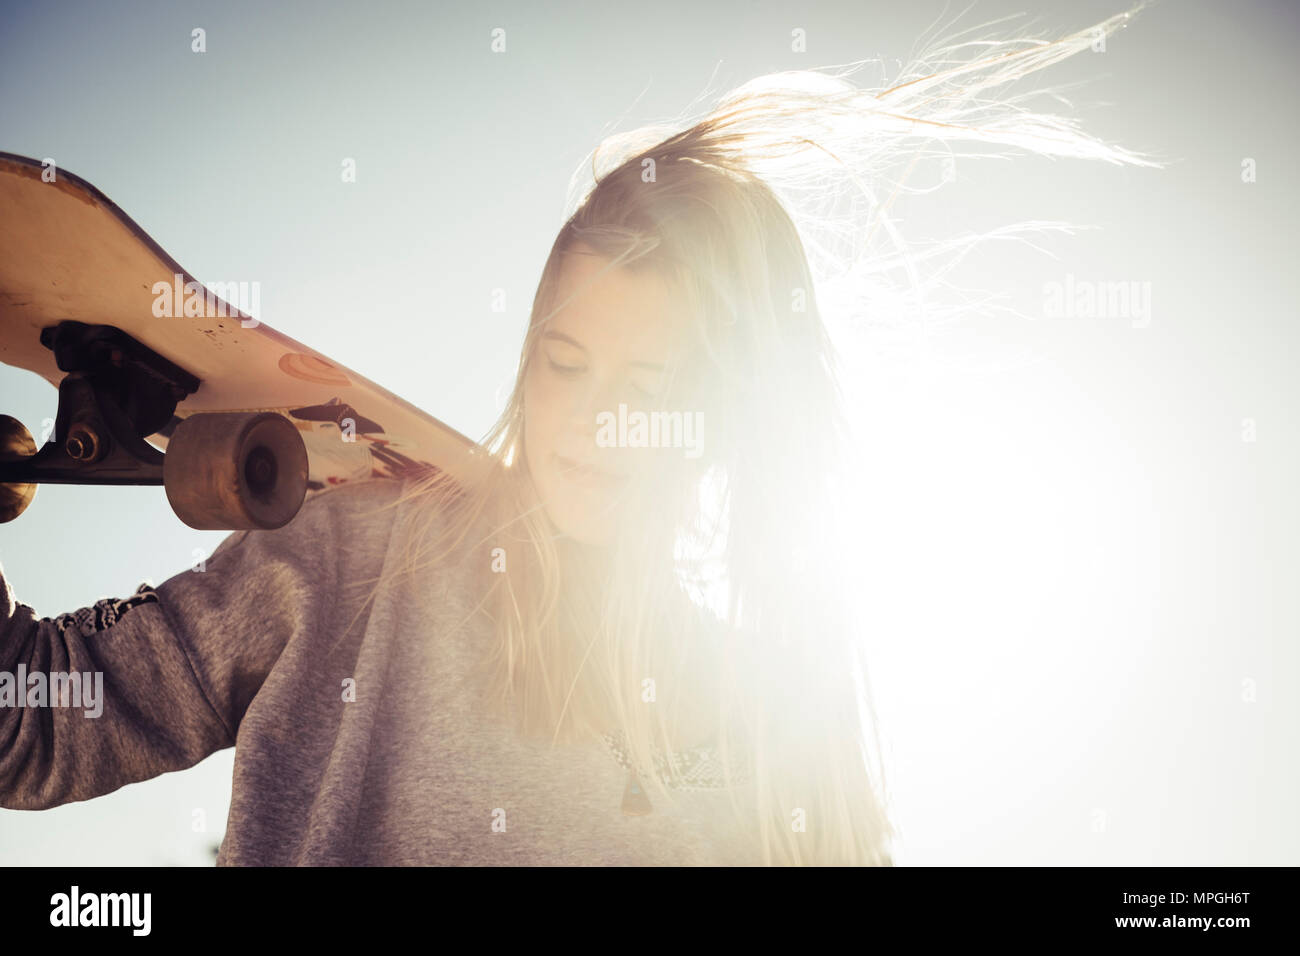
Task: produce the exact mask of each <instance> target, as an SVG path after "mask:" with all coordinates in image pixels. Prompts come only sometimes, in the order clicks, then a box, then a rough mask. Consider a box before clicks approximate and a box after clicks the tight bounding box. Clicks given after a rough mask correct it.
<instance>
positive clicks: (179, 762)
mask: <svg viewBox="0 0 1300 956" xmlns="http://www.w3.org/2000/svg"><path fill="white" fill-rule="evenodd" d="M376 483H377V482H376V481H369V482H363V483H361V484H363V485H374V484H376ZM383 483H384V484H385V485H396V484H397V482H394V481H391V480H386V481H384V482H383ZM361 500H375V498H374V494H373V493H365V492H360V493H358V491H357V489H355V488H353V487H350V486H343V487H340V488H338V489H334V490H331V491H328V492H325V493H323V494H320V495H316V496H313V497H312V498H309V499H308V500H307V501H305V502H304V503H303V506H302V508H301V510H300V511H299V512H298V514H297V516H295V518H294V519H293V521H291V522H290V523H289V524H287V525H285V526H284V527H282V528H277V529H274V530H270V531H239V532H235V533H233V534H231V535H229V536H228V537H226V538H225V539H223V540H222V541H221V543H220V544H219V545H218V547H217V548H216V550H215V551H213V553H212V555H211V556H210V557H208V558H207V560H206V561H205V562H203V564H202V565H199V566H196V567H195V568H191V569H188V570H185V571H182V572H180V573H179V574H176V575H174V576H173V577H171V578H168V579H167V580H166V581H164V582H163V583H162V584H160V585H159V586H158V587H157V588H152V587H149V586H148V585H145V584H142V585H141V586H140V587H139V588H137V589H136V591H135V593H134V594H132V595H131V596H129V597H127V598H122V599H117V598H105V599H103V600H100V601H97V602H96V603H95V604H94V605H92V606H91V607H86V608H82V609H80V610H77V611H73V612H70V613H67V614H60V615H58V616H57V617H55V618H40V619H37V617H36V615H35V612H34V610H33V609H32V608H31V607H29V606H27V605H25V604H22V603H19V602H17V601H16V600H15V598H14V594H13V591H12V588H11V587H10V586H9V584H8V582H7V581H6V580H5V578H4V571H3V567H2V566H0V807H6V808H9V809H15V810H41V809H46V808H48V807H54V806H58V805H60V804H64V803H70V802H73V801H77V800H88V799H91V798H92V797H97V796H101V795H103V794H106V793H111V792H113V791H114V790H117V789H119V788H120V787H123V786H125V785H126V784H128V783H134V782H136V781H139V780H146V779H148V778H150V777H155V776H157V775H159V774H162V773H166V772H168V771H172V770H182V769H184V768H187V767H191V766H193V765H194V764H196V763H198V762H199V761H200V760H202V759H203V758H204V757H206V756H208V755H209V754H211V753H214V752H215V751H218V750H222V749H224V748H226V747H230V746H233V745H234V743H235V734H236V731H237V730H238V728H239V723H240V721H241V720H242V718H243V715H244V712H245V711H246V710H247V708H248V705H249V703H250V702H251V701H252V699H253V697H254V695H256V694H257V692H258V689H259V688H260V687H261V685H262V683H263V681H264V680H265V679H266V676H267V674H268V673H269V671H270V669H271V667H272V666H273V665H274V663H275V661H276V659H277V657H278V656H279V654H280V652H281V651H282V650H283V648H284V647H285V645H286V642H287V641H289V640H290V639H291V638H292V637H293V635H294V634H295V633H297V632H300V631H308V632H317V631H323V630H327V629H328V628H329V627H330V624H331V622H332V621H333V620H334V616H335V615H334V611H335V606H336V593H337V587H338V584H339V576H340V573H341V564H342V559H341V556H340V549H342V548H346V547H348V546H349V544H355V543H356V542H355V541H348V542H346V543H345V540H344V539H345V536H347V537H349V538H351V539H355V538H357V537H359V536H360V537H364V536H365V527H366V525H367V523H366V522H364V521H362V522H360V524H359V526H358V525H357V524H353V523H352V522H350V521H349V520H348V517H349V516H348V514H347V512H352V511H355V510H356V509H355V508H354V507H353V506H354V505H355V504H356V503H357V502H359V501H361ZM371 520H372V521H373V519H371ZM73 674H77V675H80V691H81V693H80V697H79V698H78V696H77V695H76V684H75V679H73V678H71V675H73ZM64 675H67V676H68V680H66V681H65V678H64ZM42 682H43V683H44V684H45V688H46V693H45V706H41V699H40V685H41V683H42ZM19 697H21V698H22V702H23V703H24V706H18V703H19V702H20V701H19V700H18V698H19ZM78 701H79V706H65V704H67V703H73V704H76V703H78ZM32 702H35V704H36V706H30V705H29V704H30V703H32ZM50 704H58V706H50Z"/></svg>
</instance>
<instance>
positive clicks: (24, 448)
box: [0, 415, 36, 524]
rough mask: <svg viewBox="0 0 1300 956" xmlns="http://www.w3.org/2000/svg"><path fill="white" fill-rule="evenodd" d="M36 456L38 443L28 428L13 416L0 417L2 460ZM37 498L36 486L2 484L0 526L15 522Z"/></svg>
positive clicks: (33, 483)
mask: <svg viewBox="0 0 1300 956" xmlns="http://www.w3.org/2000/svg"><path fill="white" fill-rule="evenodd" d="M34 454H36V442H35V441H33V440H32V433H31V432H29V431H28V430H27V426H26V425H24V424H23V423H22V422H20V421H19V420H18V419H16V418H14V417H13V416H12V415H0V460H4V461H13V460H14V459H16V458H27V457H29V456H31V455H34ZM35 497H36V484H35V482H30V481H21V482H19V481H14V482H9V483H8V484H0V524H5V523H7V522H10V521H13V520H14V519H15V518H17V517H18V516H19V515H20V514H22V513H23V512H24V511H26V510H27V506H28V505H29V504H31V503H32V499H33V498H35Z"/></svg>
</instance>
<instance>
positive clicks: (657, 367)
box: [542, 331, 664, 372]
mask: <svg viewBox="0 0 1300 956" xmlns="http://www.w3.org/2000/svg"><path fill="white" fill-rule="evenodd" d="M542 338H544V339H558V340H559V341H561V342H568V343H569V344H570V345H572V346H574V347H575V348H579V349H582V351H584V352H585V351H587V347H586V346H585V345H583V344H582V343H581V342H579V341H578V340H577V339H575V338H573V337H572V336H570V335H565V334H564V333H563V332H553V331H547V332H544V333H542ZM628 364H629V365H635V366H637V367H638V368H648V369H650V370H652V371H655V372H662V371H663V370H664V367H663V365H662V364H657V363H655V362H629V363H628Z"/></svg>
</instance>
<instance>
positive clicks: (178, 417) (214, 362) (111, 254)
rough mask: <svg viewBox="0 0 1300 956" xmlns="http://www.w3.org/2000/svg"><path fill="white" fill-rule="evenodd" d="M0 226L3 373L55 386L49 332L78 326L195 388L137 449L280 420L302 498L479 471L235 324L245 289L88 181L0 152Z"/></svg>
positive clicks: (350, 381) (372, 388)
mask: <svg viewBox="0 0 1300 956" xmlns="http://www.w3.org/2000/svg"><path fill="white" fill-rule="evenodd" d="M0 221H2V222H3V223H4V228H3V229H2V230H0V361H3V362H4V363H6V364H8V365H12V366H16V367H18V368H24V369H28V370H30V371H32V372H35V373H36V374H37V375H40V376H41V377H42V378H44V379H45V380H46V381H48V382H49V383H50V384H51V385H54V386H56V387H57V386H58V385H59V384H60V382H61V381H62V380H63V378H64V376H65V374H66V372H65V371H64V370H62V369H60V368H59V366H58V364H57V362H56V358H55V354H54V351H53V350H52V348H51V346H50V345H49V344H48V342H46V343H43V342H42V334H41V333H42V330H43V329H48V328H50V327H52V326H55V325H57V324H59V323H62V322H67V321H69V320H71V321H73V322H80V323H85V324H87V325H89V326H111V327H112V328H114V329H117V330H120V331H121V332H122V333H124V334H125V335H127V336H129V337H130V338H131V339H132V340H134V341H135V342H138V343H140V344H142V345H143V346H145V347H146V348H147V349H148V350H151V351H152V352H153V353H156V354H157V355H158V356H162V357H163V358H164V359H165V360H167V361H168V362H170V363H172V364H174V365H175V366H176V367H178V368H179V369H181V370H183V371H184V372H185V373H188V375H189V376H192V377H193V379H194V380H196V381H197V387H196V388H194V389H193V391H192V392H190V393H189V394H186V395H184V397H183V398H180V400H179V401H178V402H177V403H176V407H175V409H174V413H173V414H172V415H171V418H170V420H169V421H167V422H166V423H165V424H161V423H160V425H159V427H158V428H157V430H156V431H153V432H152V433H150V434H148V435H142V436H141V437H142V438H143V439H144V440H145V441H147V442H148V443H149V444H150V445H152V446H153V447H154V448H156V449H159V450H160V451H166V449H167V447H168V442H169V439H170V437H171V435H172V433H173V432H174V430H175V429H176V427H177V426H178V425H179V424H180V423H181V421H182V420H184V419H186V418H187V417H189V416H191V415H195V414H198V413H205V412H235V411H238V412H252V411H272V412H276V413H278V414H280V415H282V416H284V417H285V418H287V419H288V420H289V421H290V422H292V423H293V425H294V426H296V428H297V429H298V431H299V433H300V434H301V437H302V439H303V443H304V445H305V446H306V450H307V461H308V476H307V495H311V494H316V493H319V492H321V491H324V490H326V489H328V488H330V487H332V486H336V485H340V484H343V483H346V482H350V481H358V480H364V479H369V478H377V477H383V478H399V477H404V476H406V475H410V474H415V473H419V472H421V471H424V470H427V469H428V468H430V467H433V468H438V469H442V470H444V471H447V472H450V473H451V474H452V475H453V476H455V477H458V478H461V479H469V478H471V477H473V476H474V475H476V474H478V473H479V472H480V470H481V469H482V468H483V467H485V461H486V457H485V455H484V453H483V450H482V449H481V448H479V446H478V445H477V444H476V443H475V442H473V441H472V440H470V439H469V438H467V437H466V436H464V435H462V434H460V433H459V432H457V431H456V430H455V429H453V428H451V427H449V426H448V425H446V424H444V423H443V422H440V421H439V420H438V419H436V418H434V417H433V416H431V415H429V414H428V413H426V412H424V411H422V410H421V409H419V408H417V407H415V406H414V405H412V404H410V403H409V402H407V401H405V400H403V399H402V398H400V397H398V396H397V395H394V394H393V393H392V392H390V391H388V390H387V389H384V388H382V387H381V386H379V385H377V384H375V383H374V382H371V381H369V380H368V379H366V378H364V377H362V376H361V375H358V374H357V373H355V372H353V371H351V370H350V369H348V368H347V367H346V366H344V365H343V364H342V363H340V362H337V361H335V360H334V359H331V358H329V357H327V356H325V355H322V354H320V353H319V352H317V351H315V350H314V349H312V348H310V347H309V346H306V345H303V344H302V343H300V342H297V341H294V340H293V339H291V338H289V337H288V336H287V335H284V334H283V333H280V332H277V331H276V330H275V329H273V328H271V327H270V326H269V325H267V324H266V323H264V322H260V321H258V320H257V319H256V316H254V315H250V314H248V313H247V312H244V311H241V310H240V309H239V308H238V307H237V303H239V302H243V303H245V304H247V303H248V302H250V301H252V298H253V297H252V295H251V294H249V293H250V288H251V287H250V285H249V284H244V285H243V286H242V287H240V286H236V285H234V284H230V285H227V286H226V287H223V288H217V287H214V289H213V290H209V289H207V288H206V287H204V286H203V285H202V284H200V283H199V282H197V281H196V280H195V279H194V278H193V277H191V276H190V275H189V274H188V273H187V272H186V271H185V270H184V269H182V268H181V267H180V266H179V265H178V264H177V263H176V262H175V261H174V260H173V259H172V258H171V257H170V256H169V255H167V253H166V252H164V251H163V249H162V248H161V246H159V245H158V243H156V242H155V241H154V240H153V239H151V238H150V237H149V236H148V235H147V234H146V233H145V232H144V230H143V229H141V228H140V226H138V225H137V224H136V223H135V222H134V221H132V219H131V218H130V217H129V216H127V215H126V214H125V213H124V212H123V211H122V210H121V209H119V208H118V207H117V206H116V205H115V204H114V203H113V202H111V201H110V200H109V199H108V198H107V197H106V196H105V195H104V194H103V193H101V192H100V191H99V190H98V189H96V188H95V187H94V186H92V185H91V184H90V183H88V182H86V181H85V180H83V179H81V178H79V177H77V176H75V175H73V174H71V173H68V172H66V171H64V170H62V169H57V170H53V171H52V176H51V172H50V171H47V170H46V168H45V167H44V166H43V165H42V163H41V162H40V161H38V160H35V159H30V158H27V157H23V156H17V155H14V154H11V153H0ZM216 293H224V295H220V294H216ZM236 293H239V294H238V295H236ZM230 299H235V300H236V301H235V302H231V301H229V300H230ZM250 311H251V310H250ZM46 437H48V436H46ZM38 443H39V442H38ZM87 474H88V480H87V483H131V482H128V481H125V480H104V481H97V480H96V479H94V478H93V477H90V473H89V470H88V472H87ZM54 480H60V481H71V480H73V479H68V478H59V479H54ZM141 483H161V482H158V481H148V482H141Z"/></svg>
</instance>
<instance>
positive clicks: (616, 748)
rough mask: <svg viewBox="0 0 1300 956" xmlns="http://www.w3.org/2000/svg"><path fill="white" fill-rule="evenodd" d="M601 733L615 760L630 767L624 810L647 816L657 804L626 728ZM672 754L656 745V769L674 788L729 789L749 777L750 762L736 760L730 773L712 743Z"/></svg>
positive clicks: (625, 789) (668, 784)
mask: <svg viewBox="0 0 1300 956" xmlns="http://www.w3.org/2000/svg"><path fill="white" fill-rule="evenodd" d="M601 737H602V739H603V740H604V741H605V745H606V746H607V747H608V748H609V751H610V754H611V755H612V756H613V758H614V760H615V761H616V762H617V763H618V764H619V766H621V767H623V768H624V769H625V770H627V783H626V785H625V786H624V788H623V803H622V807H623V814H624V815H625V816H629V817H643V816H645V815H647V814H649V813H652V812H653V811H654V806H653V805H652V804H651V803H650V798H649V797H648V796H647V795H646V792H645V788H644V787H643V786H642V785H641V780H642V779H643V778H644V776H645V772H644V769H643V768H641V767H638V766H636V765H634V764H633V762H632V759H631V756H630V754H629V752H628V748H627V747H626V745H625V738H624V736H623V732H622V731H621V730H619V731H615V732H614V733H607V734H602V735H601ZM672 757H673V759H672V761H671V763H670V761H668V760H667V759H665V758H664V756H663V754H662V753H661V752H660V750H659V748H657V747H656V748H654V762H655V773H656V775H657V776H658V777H659V779H660V781H661V782H662V783H663V784H664V785H665V786H667V787H670V788H672V789H674V790H725V789H728V788H730V787H733V786H739V785H741V784H744V783H746V782H747V781H748V780H749V770H748V766H747V765H746V764H744V763H741V765H740V766H739V767H736V766H735V765H734V763H733V769H732V773H731V774H730V775H728V774H727V773H726V772H725V768H724V767H723V766H722V760H721V758H719V756H718V754H717V752H716V751H715V750H714V748H713V747H711V746H704V747H692V748H690V749H688V750H674V751H673V752H672ZM672 764H676V767H677V776H676V777H674V776H673V774H672V773H671V769H672Z"/></svg>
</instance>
